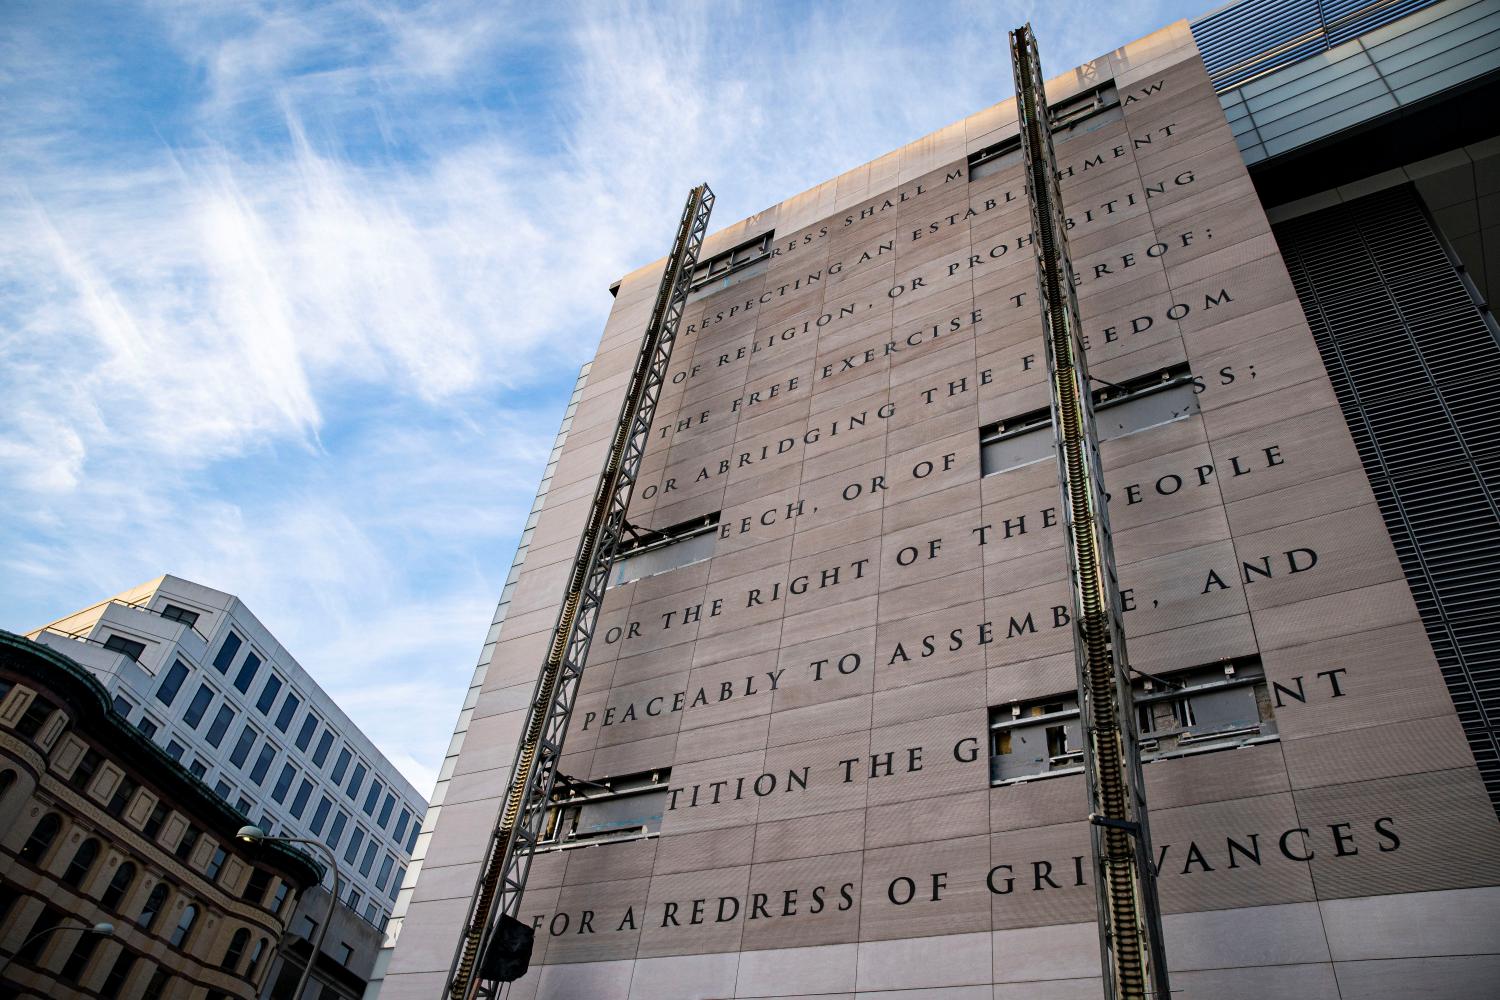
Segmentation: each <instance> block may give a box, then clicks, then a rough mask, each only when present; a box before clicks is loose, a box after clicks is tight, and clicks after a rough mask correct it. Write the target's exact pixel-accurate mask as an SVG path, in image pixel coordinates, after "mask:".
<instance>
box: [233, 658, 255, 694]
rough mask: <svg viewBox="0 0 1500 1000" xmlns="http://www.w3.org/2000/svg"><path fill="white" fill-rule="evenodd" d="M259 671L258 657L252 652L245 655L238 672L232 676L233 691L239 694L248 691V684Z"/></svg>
mask: <svg viewBox="0 0 1500 1000" xmlns="http://www.w3.org/2000/svg"><path fill="white" fill-rule="evenodd" d="M259 669H260V657H258V656H256V655H255V654H254V653H253V652H251V653H246V654H245V662H244V663H242V664H240V672H239V673H237V674H235V675H234V689H235V690H236V691H238V692H239V693H240V694H244V693H245V692H246V691H249V690H250V683H251V682H252V681H253V680H255V672H256V671H257V670H259Z"/></svg>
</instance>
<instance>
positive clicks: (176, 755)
mask: <svg viewBox="0 0 1500 1000" xmlns="http://www.w3.org/2000/svg"><path fill="white" fill-rule="evenodd" d="M185 753H187V747H185V746H183V745H182V744H181V743H178V742H177V741H176V740H168V741H167V756H168V757H171V758H172V759H173V760H177V761H180V760H182V755H183V754H185Z"/></svg>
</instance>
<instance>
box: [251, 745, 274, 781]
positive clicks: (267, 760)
mask: <svg viewBox="0 0 1500 1000" xmlns="http://www.w3.org/2000/svg"><path fill="white" fill-rule="evenodd" d="M275 759H276V748H275V747H274V746H272V745H271V744H269V743H267V744H266V745H265V746H263V747H261V748H260V756H259V757H257V758H255V766H254V767H252V768H251V769H250V780H251V781H253V782H255V783H256V784H257V785H258V784H260V783H261V782H263V781H265V780H266V772H267V771H269V770H270V769H271V761H273V760H275Z"/></svg>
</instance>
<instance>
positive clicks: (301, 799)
mask: <svg viewBox="0 0 1500 1000" xmlns="http://www.w3.org/2000/svg"><path fill="white" fill-rule="evenodd" d="M312 790H313V783H312V782H311V781H309V780H307V779H306V778H303V779H302V784H300V785H298V786H297V794H296V795H293V796H292V805H291V810H292V816H293V818H295V819H301V818H302V814H303V813H304V812H305V811H306V810H307V800H308V798H309V797H310V796H311V795H312Z"/></svg>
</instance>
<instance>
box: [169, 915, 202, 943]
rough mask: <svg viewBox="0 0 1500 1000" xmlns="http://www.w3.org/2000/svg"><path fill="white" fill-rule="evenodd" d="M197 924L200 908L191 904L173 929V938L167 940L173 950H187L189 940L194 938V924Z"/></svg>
mask: <svg viewBox="0 0 1500 1000" xmlns="http://www.w3.org/2000/svg"><path fill="white" fill-rule="evenodd" d="M197 922H198V908H197V907H196V906H194V905H193V904H192V903H189V904H188V905H187V907H186V908H185V909H184V910H183V911H182V916H181V917H180V918H178V921H177V926H176V928H174V929H173V931H172V936H171V937H170V938H168V939H167V940H168V943H170V944H171V945H172V947H173V948H176V949H178V950H179V951H182V950H185V949H186V948H187V943H188V938H190V937H192V935H193V924H195V923H197Z"/></svg>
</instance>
